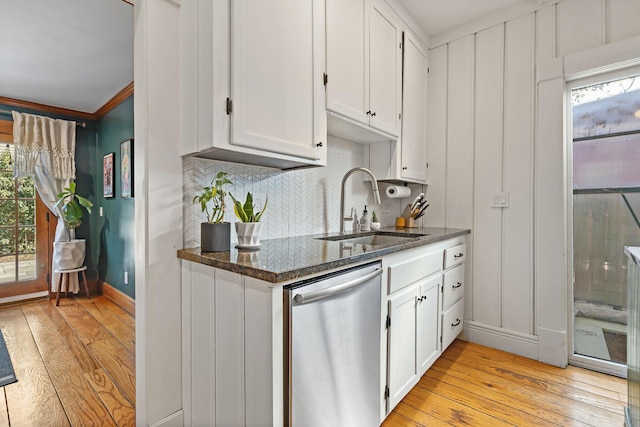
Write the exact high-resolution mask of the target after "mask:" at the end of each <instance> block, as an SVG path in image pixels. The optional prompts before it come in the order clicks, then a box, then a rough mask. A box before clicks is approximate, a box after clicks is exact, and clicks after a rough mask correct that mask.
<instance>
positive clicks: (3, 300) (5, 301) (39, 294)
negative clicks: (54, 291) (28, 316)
mask: <svg viewBox="0 0 640 427" xmlns="http://www.w3.org/2000/svg"><path fill="white" fill-rule="evenodd" d="M42 297H49V291H40V292H32V293H30V294H22V295H15V296H12V297H6V298H0V304H9V303H12V302H18V301H26V300H30V299H36V298H42Z"/></svg>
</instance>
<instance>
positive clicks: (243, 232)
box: [236, 222, 262, 249]
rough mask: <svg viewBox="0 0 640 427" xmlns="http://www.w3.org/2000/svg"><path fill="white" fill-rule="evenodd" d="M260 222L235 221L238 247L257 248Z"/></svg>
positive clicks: (260, 227) (260, 228)
mask: <svg viewBox="0 0 640 427" xmlns="http://www.w3.org/2000/svg"><path fill="white" fill-rule="evenodd" d="M261 230H262V223H261V222H236V233H238V248H240V249H242V248H257V247H259V246H260V232H261Z"/></svg>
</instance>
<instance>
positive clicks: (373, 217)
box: [371, 211, 380, 230]
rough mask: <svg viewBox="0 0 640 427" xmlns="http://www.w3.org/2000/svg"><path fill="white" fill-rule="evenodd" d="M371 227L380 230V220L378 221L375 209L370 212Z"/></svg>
mask: <svg viewBox="0 0 640 427" xmlns="http://www.w3.org/2000/svg"><path fill="white" fill-rule="evenodd" d="M371 229H372V230H380V222H379V221H378V216H377V215H376V211H373V212H372V213H371Z"/></svg>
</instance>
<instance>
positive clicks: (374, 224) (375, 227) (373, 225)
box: [371, 222, 380, 230]
mask: <svg viewBox="0 0 640 427" xmlns="http://www.w3.org/2000/svg"><path fill="white" fill-rule="evenodd" d="M371 229H372V230H380V223H379V222H372V223H371Z"/></svg>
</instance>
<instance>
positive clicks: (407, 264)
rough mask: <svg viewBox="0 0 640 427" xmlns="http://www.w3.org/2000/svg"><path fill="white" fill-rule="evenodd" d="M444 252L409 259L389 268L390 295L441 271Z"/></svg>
mask: <svg viewBox="0 0 640 427" xmlns="http://www.w3.org/2000/svg"><path fill="white" fill-rule="evenodd" d="M441 263H442V251H441V250H440V251H436V252H431V253H428V254H424V255H420V256H416V257H413V258H409V259H408V260H406V261H403V262H401V263H398V264H394V265H390V266H389V277H388V280H389V293H390V294H392V293H394V292H395V291H397V290H400V289H402V288H404V287H405V286H409V285H410V284H412V283H415V282H417V281H418V280H420V279H422V278H424V277H427V276H430V275H432V274H433V273H436V272H438V271H440V269H441V267H442V264H441Z"/></svg>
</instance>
